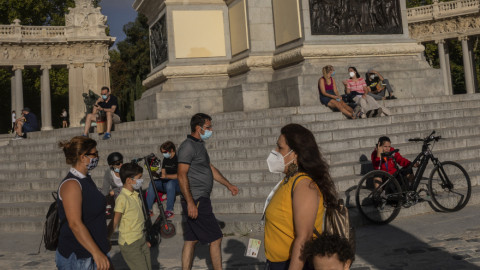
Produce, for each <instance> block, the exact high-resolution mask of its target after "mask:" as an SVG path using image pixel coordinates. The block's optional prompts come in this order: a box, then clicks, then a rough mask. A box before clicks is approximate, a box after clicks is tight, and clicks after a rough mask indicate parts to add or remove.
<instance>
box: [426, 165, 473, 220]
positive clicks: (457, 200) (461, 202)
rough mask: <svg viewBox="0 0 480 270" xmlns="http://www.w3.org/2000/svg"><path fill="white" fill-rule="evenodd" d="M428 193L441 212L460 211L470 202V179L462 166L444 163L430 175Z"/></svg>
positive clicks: (436, 167)
mask: <svg viewBox="0 0 480 270" xmlns="http://www.w3.org/2000/svg"><path fill="white" fill-rule="evenodd" d="M428 192H429V193H430V196H431V198H432V201H433V202H434V204H435V205H436V206H437V207H438V208H440V210H443V211H446V212H454V211H458V210H460V209H462V208H464V207H465V205H467V203H468V200H470V195H471V193H472V185H471V183H470V177H469V176H468V173H467V171H465V169H464V168H463V167H462V166H461V165H460V164H458V163H456V162H453V161H445V162H442V163H440V164H439V165H437V166H435V168H433V170H432V172H431V173H430V179H429V180H428Z"/></svg>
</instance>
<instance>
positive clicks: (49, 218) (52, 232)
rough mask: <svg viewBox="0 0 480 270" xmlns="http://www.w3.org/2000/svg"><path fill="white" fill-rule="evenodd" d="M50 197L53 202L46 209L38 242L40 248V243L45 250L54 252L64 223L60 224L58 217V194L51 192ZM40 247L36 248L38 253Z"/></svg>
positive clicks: (63, 221)
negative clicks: (43, 245)
mask: <svg viewBox="0 0 480 270" xmlns="http://www.w3.org/2000/svg"><path fill="white" fill-rule="evenodd" d="M52 197H53V199H54V200H55V201H54V202H52V204H50V207H49V208H48V212H47V215H46V216H45V218H46V219H45V224H44V225H43V235H42V240H41V241H40V246H41V245H42V242H44V244H45V248H46V249H47V250H51V251H55V250H56V249H57V246H58V237H59V236H60V228H61V227H62V225H63V224H64V223H65V220H62V221H61V222H60V218H59V216H58V205H57V200H58V194H57V192H55V191H54V192H52ZM40 246H39V247H38V252H39V253H40Z"/></svg>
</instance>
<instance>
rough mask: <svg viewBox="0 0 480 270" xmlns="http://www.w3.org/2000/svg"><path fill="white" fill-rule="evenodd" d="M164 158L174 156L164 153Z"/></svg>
mask: <svg viewBox="0 0 480 270" xmlns="http://www.w3.org/2000/svg"><path fill="white" fill-rule="evenodd" d="M162 154H163V157H164V158H171V157H172V155H171V154H170V153H162Z"/></svg>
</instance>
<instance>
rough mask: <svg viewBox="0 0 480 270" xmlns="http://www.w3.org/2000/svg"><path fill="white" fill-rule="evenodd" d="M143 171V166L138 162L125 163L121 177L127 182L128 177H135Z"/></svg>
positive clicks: (123, 181)
mask: <svg viewBox="0 0 480 270" xmlns="http://www.w3.org/2000/svg"><path fill="white" fill-rule="evenodd" d="M141 173H143V168H142V167H140V165H138V164H137V163H133V162H131V163H124V164H123V165H122V167H121V168H120V179H121V180H122V183H123V184H125V182H126V181H127V178H134V177H135V176H136V175H137V174H141Z"/></svg>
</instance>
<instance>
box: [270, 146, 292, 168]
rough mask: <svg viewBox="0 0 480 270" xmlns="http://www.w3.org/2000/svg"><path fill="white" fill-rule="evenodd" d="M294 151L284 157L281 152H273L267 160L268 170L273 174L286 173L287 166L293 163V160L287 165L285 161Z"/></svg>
mask: <svg viewBox="0 0 480 270" xmlns="http://www.w3.org/2000/svg"><path fill="white" fill-rule="evenodd" d="M292 152H293V150H290V152H288V153H287V154H286V155H285V156H282V154H280V153H279V152H277V151H275V150H272V152H270V155H268V158H267V164H268V170H269V171H270V172H271V173H283V172H284V171H285V166H286V165H288V164H290V163H292V162H293V159H292V160H291V161H290V162H288V163H287V164H285V161H284V160H283V159H284V158H285V157H286V156H288V155H290V153H292Z"/></svg>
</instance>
